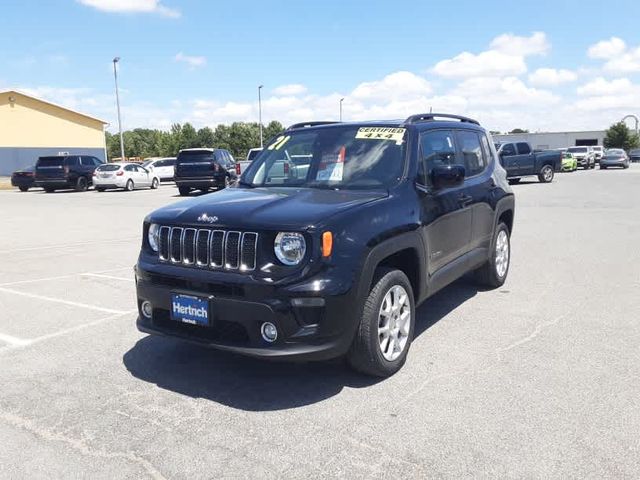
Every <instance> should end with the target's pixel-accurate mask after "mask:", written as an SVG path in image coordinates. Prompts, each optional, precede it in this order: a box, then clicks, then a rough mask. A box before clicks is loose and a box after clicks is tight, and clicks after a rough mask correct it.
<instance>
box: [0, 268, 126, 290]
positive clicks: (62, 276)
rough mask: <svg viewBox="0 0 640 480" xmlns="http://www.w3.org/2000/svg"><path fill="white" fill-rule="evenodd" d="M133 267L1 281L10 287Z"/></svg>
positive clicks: (4, 285)
mask: <svg viewBox="0 0 640 480" xmlns="http://www.w3.org/2000/svg"><path fill="white" fill-rule="evenodd" d="M130 269H131V267H120V268H112V269H109V270H100V271H98V272H82V273H70V274H68V275H58V276H55V277H45V278H33V279H31V280H18V281H16V282H7V283H0V287H10V286H13V285H23V284H26V283H36V282H47V281H49V280H62V279H65V278H73V277H77V276H82V275H88V276H98V275H101V274H103V273H109V272H120V271H122V270H130ZM111 278H114V279H116V280H132V279H130V278H126V279H125V278H124V277H111Z"/></svg>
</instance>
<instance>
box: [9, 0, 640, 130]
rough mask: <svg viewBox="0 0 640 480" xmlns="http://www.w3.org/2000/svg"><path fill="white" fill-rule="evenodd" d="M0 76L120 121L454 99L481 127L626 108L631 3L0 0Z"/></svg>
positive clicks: (631, 86) (328, 115)
mask: <svg viewBox="0 0 640 480" xmlns="http://www.w3.org/2000/svg"><path fill="white" fill-rule="evenodd" d="M2 3H3V5H2V17H3V20H2V22H1V23H2V28H0V61H1V65H2V66H1V67H0V90H7V89H15V90H19V91H22V92H24V93H27V94H31V95H34V96H37V97H40V98H43V99H45V100H48V101H51V102H53V103H57V104H60V105H62V106H66V107H68V108H72V109H75V110H78V111H81V112H83V113H86V114H89V115H93V116H96V117H98V118H101V119H104V120H105V121H107V122H109V126H108V129H109V130H110V131H112V132H113V131H116V130H117V115H116V106H115V95H114V78H113V63H112V59H113V58H114V57H116V56H118V57H120V58H121V60H120V62H119V63H118V78H119V84H120V94H121V104H122V120H123V128H124V129H131V128H137V127H149V128H162V129H167V128H169V127H170V125H171V124H172V123H178V122H179V123H184V122H187V121H188V122H191V123H192V124H194V125H195V126H196V127H198V128H199V127H202V126H211V127H215V126H216V125H217V124H220V123H229V122H232V121H257V120H258V85H264V87H263V89H262V112H263V121H265V122H268V121H270V120H279V121H281V122H282V123H283V124H285V125H286V124H288V123H293V122H297V121H308V120H335V119H337V118H338V116H339V101H340V99H341V98H344V101H343V118H344V119H345V120H365V119H368V120H373V119H394V118H404V117H406V116H409V115H411V114H414V113H420V112H428V111H430V109H432V110H433V111H434V112H444V113H455V114H463V115H469V116H472V117H474V118H477V119H478V120H480V121H481V122H482V124H483V125H484V126H485V127H486V128H488V129H491V130H500V131H508V130H511V129H513V128H526V129H529V130H531V131H568V130H569V131H570V130H586V129H598V130H599V129H604V128H606V127H608V126H609V125H610V124H611V123H613V122H616V121H619V120H620V119H621V118H622V117H623V116H624V115H627V114H637V115H640V28H639V27H640V2H639V1H637V0H634V1H614V0H612V1H608V2H585V1H584V0H583V1H573V0H566V1H565V0H561V1H558V0H555V1H547V0H539V1H536V2H528V1H526V2H509V1H491V0H485V1H483V2H478V1H466V0H458V1H450V2H444V1H440V2H433V1H429V0H423V1H417V0H413V1H404V0H394V1H392V2H390V1H388V0H387V1H377V0H369V1H361V0H341V1H334V0H322V1H311V0H297V1H285V0H263V1H248V0H233V1H219V0H210V1H206V0H182V1H181V0H40V1H36V0H5V1H4V2H2Z"/></svg>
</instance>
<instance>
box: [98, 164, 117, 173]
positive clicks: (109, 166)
mask: <svg viewBox="0 0 640 480" xmlns="http://www.w3.org/2000/svg"><path fill="white" fill-rule="evenodd" d="M121 166H122V165H118V164H117V163H109V164H106V165H100V166H99V167H98V168H96V170H99V171H100V172H115V171H116V170H120V167H121Z"/></svg>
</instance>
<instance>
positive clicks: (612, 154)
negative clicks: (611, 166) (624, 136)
mask: <svg viewBox="0 0 640 480" xmlns="http://www.w3.org/2000/svg"><path fill="white" fill-rule="evenodd" d="M606 155H607V156H609V157H621V156H622V155H624V150H617V149H616V150H607V152H606Z"/></svg>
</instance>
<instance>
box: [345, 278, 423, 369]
mask: <svg viewBox="0 0 640 480" xmlns="http://www.w3.org/2000/svg"><path fill="white" fill-rule="evenodd" d="M414 326H415V302H414V298H413V290H412V288H411V283H410V282H409V279H408V278H407V276H406V275H405V274H404V272H402V271H401V270H396V269H391V268H381V269H379V270H378V271H377V272H376V276H375V280H374V285H373V288H372V289H371V291H370V292H369V295H368V296H367V299H366V301H365V303H364V307H363V309H362V316H361V318H360V324H359V326H358V330H357V332H356V335H355V338H354V341H353V344H352V345H351V349H350V350H349V353H348V360H349V363H350V364H351V366H352V367H353V368H354V369H356V370H358V371H360V372H363V373H365V374H367V375H373V376H376V377H388V376H390V375H393V374H394V373H396V372H397V371H398V370H400V368H402V365H404V363H405V361H406V359H407V354H408V352H409V347H410V346H411V341H412V340H413V331H414Z"/></svg>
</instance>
